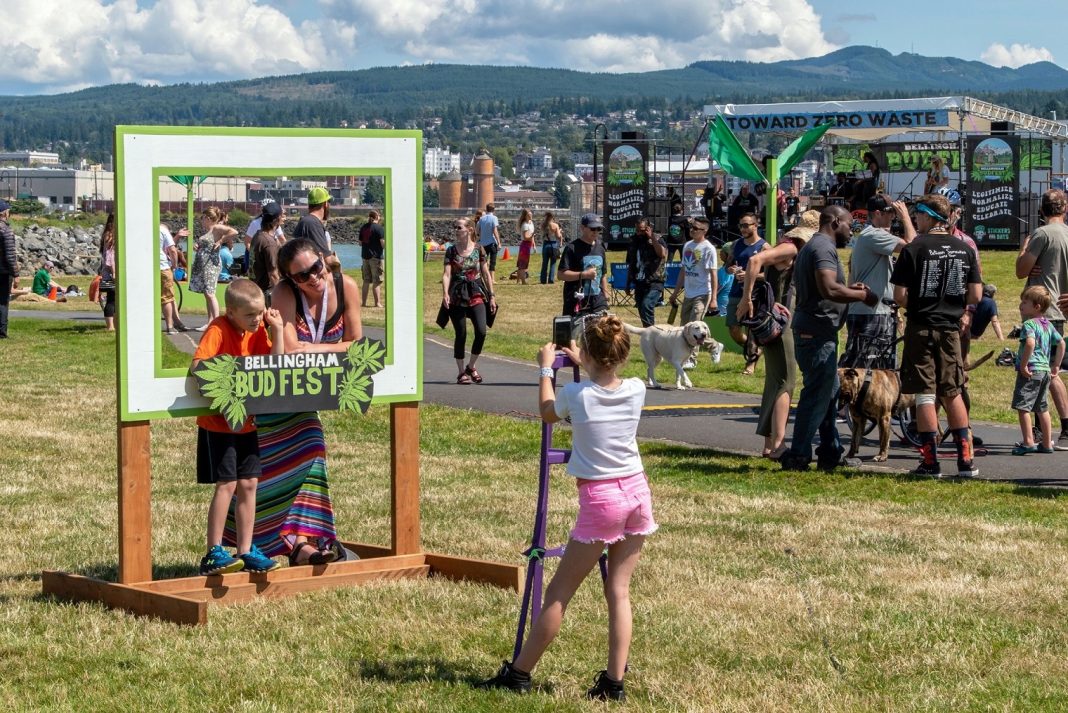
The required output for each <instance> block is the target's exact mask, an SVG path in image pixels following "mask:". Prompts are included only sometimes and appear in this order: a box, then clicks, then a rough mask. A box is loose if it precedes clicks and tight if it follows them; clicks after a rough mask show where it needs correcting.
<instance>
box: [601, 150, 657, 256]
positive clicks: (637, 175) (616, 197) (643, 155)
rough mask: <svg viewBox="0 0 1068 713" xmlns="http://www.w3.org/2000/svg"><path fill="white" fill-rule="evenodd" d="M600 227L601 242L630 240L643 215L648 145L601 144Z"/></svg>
mask: <svg viewBox="0 0 1068 713" xmlns="http://www.w3.org/2000/svg"><path fill="white" fill-rule="evenodd" d="M604 155H605V156H607V157H608V159H607V160H606V161H605V172H604V195H605V202H604V224H605V225H604V227H605V242H606V243H619V242H627V243H629V242H630V239H631V238H633V237H634V231H635V229H636V228H637V226H638V218H640V217H642V216H644V215H645V211H646V204H647V198H648V188H649V180H648V176H647V175H646V173H645V169H646V160H647V157H648V145H647V144H645V143H609V142H606V143H605V145H604Z"/></svg>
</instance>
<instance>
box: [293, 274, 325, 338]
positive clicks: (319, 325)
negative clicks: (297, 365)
mask: <svg viewBox="0 0 1068 713" xmlns="http://www.w3.org/2000/svg"><path fill="white" fill-rule="evenodd" d="M329 298H330V288H329V285H323V304H322V307H321V308H320V310H319V321H318V322H316V321H315V320H314V319H312V316H311V312H310V311H309V310H308V300H307V298H305V297H304V293H303V292H301V293H300V303H301V306H302V307H303V308H304V324H306V325H308V331H309V332H311V335H312V344H319V343H320V342H321V341H322V340H323V333H324V332H325V331H326V305H327V300H328V299H329Z"/></svg>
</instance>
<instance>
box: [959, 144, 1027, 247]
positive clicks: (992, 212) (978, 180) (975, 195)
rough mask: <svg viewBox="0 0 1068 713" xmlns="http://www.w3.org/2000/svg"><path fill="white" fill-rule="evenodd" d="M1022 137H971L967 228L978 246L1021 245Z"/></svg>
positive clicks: (968, 165) (969, 146)
mask: <svg viewBox="0 0 1068 713" xmlns="http://www.w3.org/2000/svg"><path fill="white" fill-rule="evenodd" d="M1019 165H1020V140H1019V138H1017V137H1016V136H969V137H968V163H967V167H968V200H967V201H965V228H964V230H965V231H966V232H967V233H969V234H970V235H971V236H972V237H973V238H974V239H975V242H976V244H978V245H979V247H986V246H997V247H1012V246H1018V245H1019V244H1020V221H1019V208H1020V173H1019Z"/></svg>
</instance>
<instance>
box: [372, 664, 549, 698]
mask: <svg viewBox="0 0 1068 713" xmlns="http://www.w3.org/2000/svg"><path fill="white" fill-rule="evenodd" d="M356 673H357V675H358V676H359V677H360V678H366V679H370V680H374V681H382V682H386V683H419V682H421V681H437V682H440V683H451V684H457V685H465V684H466V685H469V686H474V685H475V684H476V683H480V682H482V681H485V680H486V679H487V678H489V677H490V676H491V675H492V674H493V673H494V672H493V671H489V672H486V671H471V670H470V669H469V668H467V666H466V665H463V664H459V663H456V662H452V661H445V660H443V659H439V658H430V659H424V658H407V659H397V660H394V661H360V662H359V663H358V664H357V671H356ZM538 689H539V690H541V691H544V692H547V693H551V692H552V686H551V685H548V684H545V685H539V686H538Z"/></svg>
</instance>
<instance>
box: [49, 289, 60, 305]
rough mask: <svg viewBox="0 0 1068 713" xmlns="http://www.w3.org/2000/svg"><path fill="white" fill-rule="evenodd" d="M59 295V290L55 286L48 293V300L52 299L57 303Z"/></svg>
mask: <svg viewBox="0 0 1068 713" xmlns="http://www.w3.org/2000/svg"><path fill="white" fill-rule="evenodd" d="M57 293H58V290H57V289H56V288H55V287H54V286H53V287H52V289H51V290H49V291H48V299H50V300H52V301H53V302H55V301H56V294H57Z"/></svg>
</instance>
